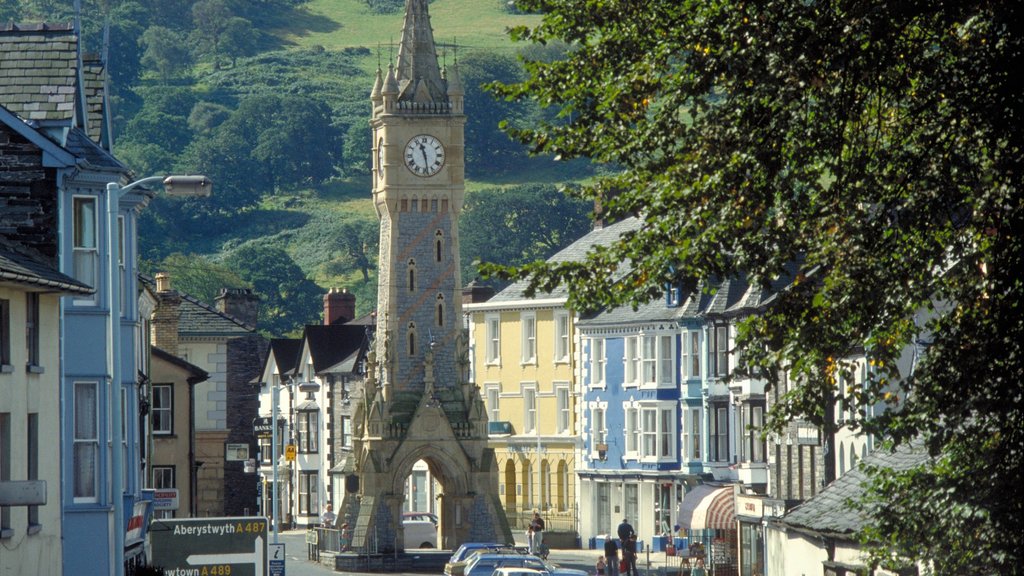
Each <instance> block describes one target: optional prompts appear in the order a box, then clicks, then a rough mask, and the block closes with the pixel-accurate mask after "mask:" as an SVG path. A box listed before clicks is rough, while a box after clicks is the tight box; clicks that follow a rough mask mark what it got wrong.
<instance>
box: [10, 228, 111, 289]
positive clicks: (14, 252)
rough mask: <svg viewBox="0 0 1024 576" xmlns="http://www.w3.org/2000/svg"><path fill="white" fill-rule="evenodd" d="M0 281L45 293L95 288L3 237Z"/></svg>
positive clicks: (38, 254)
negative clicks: (40, 290)
mask: <svg viewBox="0 0 1024 576" xmlns="http://www.w3.org/2000/svg"><path fill="white" fill-rule="evenodd" d="M0 282H3V283H7V282H11V283H15V284H19V285H22V286H26V287H30V288H39V289H42V290H43V291H46V292H65V293H69V294H92V293H93V292H95V290H94V289H93V288H92V287H91V286H88V285H86V284H83V283H81V282H79V281H78V280H75V279H74V278H72V277H70V276H67V275H66V274H62V273H61V272H59V271H58V270H57V268H56V267H55V266H54V265H53V264H52V263H51V262H50V261H49V260H48V259H47V258H46V257H44V256H43V255H42V254H40V253H39V252H37V251H36V250H33V249H31V248H28V247H26V246H23V245H21V244H17V243H15V242H11V241H10V240H8V239H7V238H6V237H4V236H0Z"/></svg>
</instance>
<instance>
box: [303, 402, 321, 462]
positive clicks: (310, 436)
mask: <svg viewBox="0 0 1024 576" xmlns="http://www.w3.org/2000/svg"><path fill="white" fill-rule="evenodd" d="M319 416H320V413H319V412H317V411H315V410H303V411H301V412H299V413H298V436H299V437H298V441H299V446H298V451H299V452H302V453H306V454H312V453H316V452H319V446H320V426H319V424H318V422H319Z"/></svg>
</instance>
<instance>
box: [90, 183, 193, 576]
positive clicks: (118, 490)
mask: <svg viewBox="0 0 1024 576" xmlns="http://www.w3.org/2000/svg"><path fill="white" fill-rule="evenodd" d="M157 183H161V184H163V188H164V192H165V193H166V194H167V195H169V196H182V197H184V196H209V195H210V190H211V189H212V188H213V183H212V182H211V181H210V179H209V178H207V177H206V176H150V177H148V178H143V179H141V180H136V181H135V182H132V183H130V184H127V185H124V186H122V185H121V184H119V183H117V182H108V183H107V194H106V196H105V197H104V204H105V208H106V212H107V310H108V314H109V316H108V318H107V329H108V333H109V335H110V341H109V343H108V345H109V348H110V350H109V351H108V353H107V362H108V363H109V364H110V366H109V370H110V389H111V394H110V400H111V408H110V429H111V433H112V434H113V439H112V444H113V450H111V452H112V456H111V460H110V474H111V477H112V478H111V486H110V489H111V492H112V493H113V496H114V574H115V576H122V575H123V574H124V537H125V531H124V482H123V480H124V472H125V467H124V453H123V449H124V448H123V446H122V444H123V443H124V436H123V434H122V432H123V431H122V429H121V427H122V425H123V424H122V418H121V410H122V402H121V394H123V393H124V390H123V387H124V384H123V383H122V382H121V281H120V279H119V278H118V275H119V274H120V270H121V263H120V261H119V256H120V255H121V242H120V237H119V231H120V227H119V226H118V224H117V216H118V214H119V213H120V211H121V198H123V197H124V195H125V194H127V193H129V192H131V191H132V190H134V189H136V188H139V187H142V186H148V185H150V184H157Z"/></svg>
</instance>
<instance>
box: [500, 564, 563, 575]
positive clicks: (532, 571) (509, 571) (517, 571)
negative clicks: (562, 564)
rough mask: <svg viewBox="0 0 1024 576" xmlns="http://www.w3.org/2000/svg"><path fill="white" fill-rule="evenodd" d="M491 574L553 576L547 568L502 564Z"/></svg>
mask: <svg viewBox="0 0 1024 576" xmlns="http://www.w3.org/2000/svg"><path fill="white" fill-rule="evenodd" d="M491 576H551V573H550V572H548V571H547V570H537V569H536V568H510V567H508V566H502V567H501V568H498V569H497V570H495V571H494V573H493V574H491Z"/></svg>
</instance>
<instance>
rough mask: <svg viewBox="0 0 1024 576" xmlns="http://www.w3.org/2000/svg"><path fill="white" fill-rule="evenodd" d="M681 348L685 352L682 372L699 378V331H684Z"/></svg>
mask: <svg viewBox="0 0 1024 576" xmlns="http://www.w3.org/2000/svg"><path fill="white" fill-rule="evenodd" d="M683 350H684V351H685V354H686V359H685V361H684V362H683V374H685V375H686V376H688V377H690V378H700V332H698V331H696V330H692V331H690V332H685V333H684V335H683Z"/></svg>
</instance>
